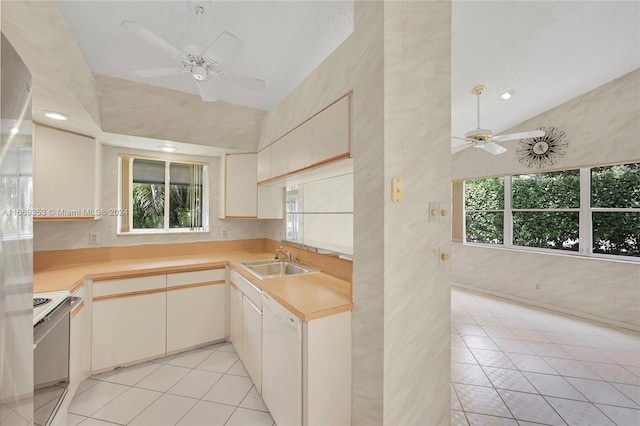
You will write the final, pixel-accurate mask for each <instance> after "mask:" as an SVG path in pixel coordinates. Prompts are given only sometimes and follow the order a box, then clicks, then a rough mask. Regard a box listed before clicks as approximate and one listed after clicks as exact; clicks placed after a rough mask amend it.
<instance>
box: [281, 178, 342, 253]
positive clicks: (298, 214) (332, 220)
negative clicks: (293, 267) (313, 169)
mask: <svg viewBox="0 0 640 426" xmlns="http://www.w3.org/2000/svg"><path fill="white" fill-rule="evenodd" d="M286 207H287V214H286V240H287V241H289V242H293V243H297V244H300V245H301V246H303V245H304V246H310V247H313V248H315V249H316V251H318V252H324V253H329V252H332V253H335V254H341V255H343V256H346V257H349V256H351V255H353V174H352V173H348V174H344V175H340V176H335V177H330V178H326V179H320V180H316V181H312V182H306V183H304V184H300V185H291V186H288V187H287V205H286Z"/></svg>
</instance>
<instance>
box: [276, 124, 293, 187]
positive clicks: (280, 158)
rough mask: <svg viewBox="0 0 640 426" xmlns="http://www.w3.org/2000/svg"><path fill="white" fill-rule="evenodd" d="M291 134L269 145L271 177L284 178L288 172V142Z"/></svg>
mask: <svg viewBox="0 0 640 426" xmlns="http://www.w3.org/2000/svg"><path fill="white" fill-rule="evenodd" d="M290 140H291V133H289V134H288V135H286V136H284V137H282V138H281V139H279V140H278V141H276V142H275V143H274V144H273V145H271V177H272V178H275V177H278V176H284V175H286V174H287V173H288V172H289V164H288V163H289V141H290Z"/></svg>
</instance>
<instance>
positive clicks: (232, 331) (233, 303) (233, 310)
mask: <svg viewBox="0 0 640 426" xmlns="http://www.w3.org/2000/svg"><path fill="white" fill-rule="evenodd" d="M229 340H230V341H231V343H232V344H233V346H234V347H235V348H236V352H237V353H238V356H239V357H240V358H242V349H243V347H242V292H240V290H238V289H237V288H235V287H234V286H230V291H229Z"/></svg>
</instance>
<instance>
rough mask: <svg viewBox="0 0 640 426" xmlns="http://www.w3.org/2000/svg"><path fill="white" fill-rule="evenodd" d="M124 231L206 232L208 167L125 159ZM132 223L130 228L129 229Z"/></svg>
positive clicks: (122, 176) (122, 220) (123, 172)
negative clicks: (125, 206)
mask: <svg viewBox="0 0 640 426" xmlns="http://www.w3.org/2000/svg"><path fill="white" fill-rule="evenodd" d="M121 161H122V163H121V180H122V181H123V182H122V183H123V185H122V186H121V188H122V196H121V200H122V205H123V206H124V205H127V206H129V208H125V209H123V211H124V212H127V213H128V212H129V211H130V212H131V214H125V215H123V217H122V219H121V222H122V223H121V226H120V229H121V232H143V231H145V232H149V231H153V230H157V231H169V230H178V231H187V230H190V231H199V230H206V219H207V218H206V214H205V206H206V205H207V190H206V181H207V179H206V176H207V166H206V165H204V164H199V163H187V162H181V161H165V160H156V159H147V158H135V157H128V156H122V160H121ZM127 224H128V226H127Z"/></svg>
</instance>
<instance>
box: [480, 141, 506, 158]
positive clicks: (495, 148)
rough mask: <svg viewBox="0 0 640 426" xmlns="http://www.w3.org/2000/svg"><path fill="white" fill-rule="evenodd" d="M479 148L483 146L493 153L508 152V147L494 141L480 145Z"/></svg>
mask: <svg viewBox="0 0 640 426" xmlns="http://www.w3.org/2000/svg"><path fill="white" fill-rule="evenodd" d="M478 148H482V149H484V150H485V151H487V152H488V153H489V154H493V155H500V154H504V153H505V152H507V148H505V147H503V146H500V145H498V144H497V143H493V142H486V143H483V144H482V145H478Z"/></svg>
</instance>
